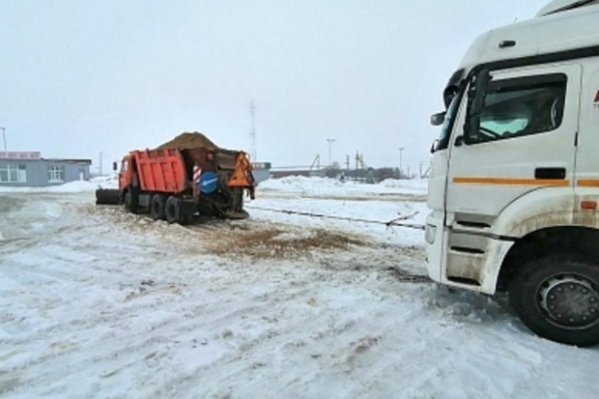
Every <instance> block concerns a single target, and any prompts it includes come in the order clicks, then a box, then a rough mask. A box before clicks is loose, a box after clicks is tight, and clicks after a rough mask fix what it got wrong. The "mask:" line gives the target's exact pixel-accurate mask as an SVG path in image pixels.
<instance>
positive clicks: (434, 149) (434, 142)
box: [431, 139, 439, 154]
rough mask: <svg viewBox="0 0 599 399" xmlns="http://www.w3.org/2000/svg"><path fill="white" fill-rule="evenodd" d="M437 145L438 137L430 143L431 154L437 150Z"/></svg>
mask: <svg viewBox="0 0 599 399" xmlns="http://www.w3.org/2000/svg"><path fill="white" fill-rule="evenodd" d="M438 145H439V139H436V140H435V141H433V144H432V145H431V154H434V153H435V152H436V151H437V146H438Z"/></svg>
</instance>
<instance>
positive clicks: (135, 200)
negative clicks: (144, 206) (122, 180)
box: [124, 188, 139, 213]
mask: <svg viewBox="0 0 599 399" xmlns="http://www.w3.org/2000/svg"><path fill="white" fill-rule="evenodd" d="M133 191H134V190H133V188H129V189H127V191H126V192H125V199H124V202H125V209H126V210H127V211H128V212H131V213H137V212H138V211H139V196H138V195H137V194H136V193H134V192H133Z"/></svg>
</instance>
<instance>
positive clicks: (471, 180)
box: [453, 177, 570, 187]
mask: <svg viewBox="0 0 599 399" xmlns="http://www.w3.org/2000/svg"><path fill="white" fill-rule="evenodd" d="M453 182H454V183H455V184H489V185H516V186H559V187H567V186H569V185H570V181H569V180H563V179H518V178H511V177H454V178H453Z"/></svg>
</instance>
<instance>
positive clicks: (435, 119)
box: [431, 112, 445, 126]
mask: <svg viewBox="0 0 599 399" xmlns="http://www.w3.org/2000/svg"><path fill="white" fill-rule="evenodd" d="M443 123H445V112H439V113H438V114H434V115H432V116H431V125H433V126H441V125H442V124H443Z"/></svg>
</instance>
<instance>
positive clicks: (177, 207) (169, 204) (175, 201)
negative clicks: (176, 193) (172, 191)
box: [164, 197, 185, 224]
mask: <svg viewBox="0 0 599 399" xmlns="http://www.w3.org/2000/svg"><path fill="white" fill-rule="evenodd" d="M164 213H165V215H166V221H167V222H168V223H170V224H173V223H180V224H184V221H185V217H184V216H183V215H182V214H181V201H179V198H177V197H169V198H168V200H166V205H165V209H164Z"/></svg>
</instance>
